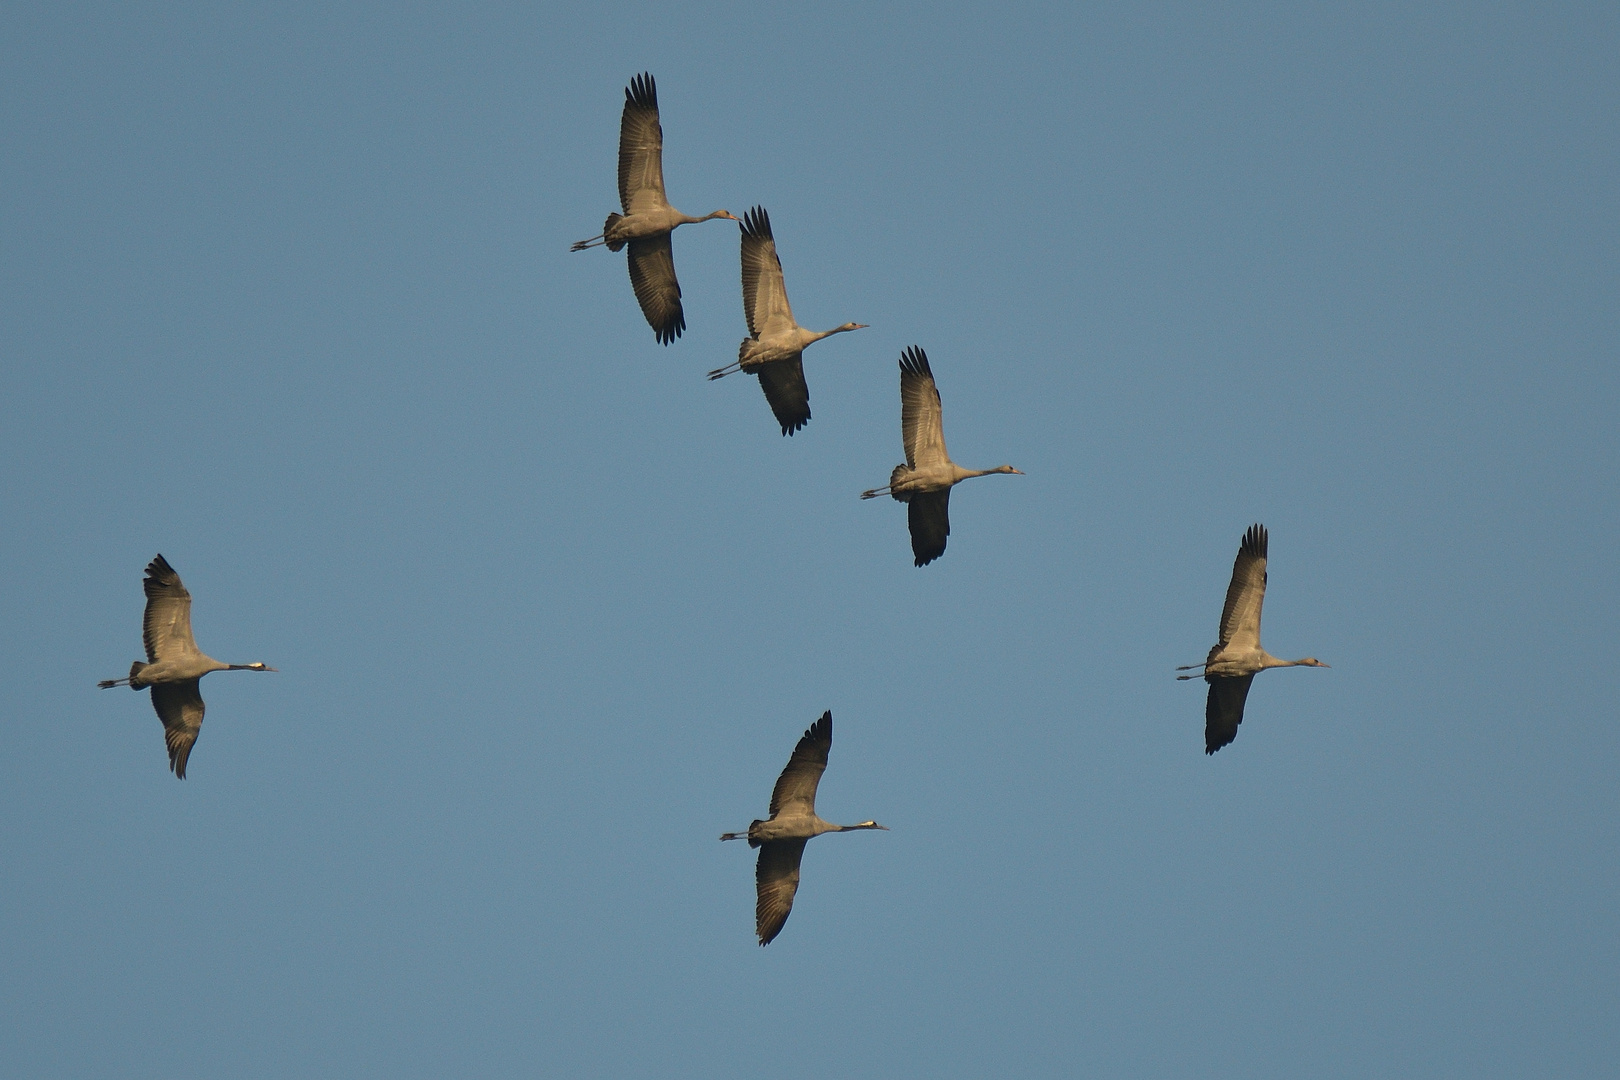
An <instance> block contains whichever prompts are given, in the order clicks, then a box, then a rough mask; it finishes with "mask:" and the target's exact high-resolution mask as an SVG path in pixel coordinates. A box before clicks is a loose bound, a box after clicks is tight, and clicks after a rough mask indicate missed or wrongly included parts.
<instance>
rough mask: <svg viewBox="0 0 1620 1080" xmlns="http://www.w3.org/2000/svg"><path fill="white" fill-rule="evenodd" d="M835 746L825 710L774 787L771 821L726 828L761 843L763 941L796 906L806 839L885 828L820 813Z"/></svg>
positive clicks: (757, 925)
mask: <svg viewBox="0 0 1620 1080" xmlns="http://www.w3.org/2000/svg"><path fill="white" fill-rule="evenodd" d="M831 749H832V712H831V711H828V712H824V713H822V714H821V719H820V720H817V721H816V722H815V723H813V724H811V725H810V727H809V729H808V730H806V731H805V733H804V736H803V737H802V738H800V739H799V745H798V746H796V747H794V748H793V756H792V757H791V758H789V759H788V763H787V768H785V769H783V770H782V775H781V776H779V777H777V778H776V787H775V788H774V789H773V790H772V791H771V817H770V820H769V821H759V820H755V821H753V822H751V823H750V824H749V826H748V829H747V831H746V832H731V833H725V834H724V835H722V836H721V837H720V839H721V840H747V841H748V846H749V847H754V848H759V863H758V864H757V865H756V866H755V868H754V886H755V888H756V890H757V891H758V893H759V898H758V900H757V901H756V903H755V906H754V931H755V933H756V934H758V935H759V943H760V945H761V946H764V945H769V944H770V943H771V942H772V941H773V940H774V939H775V938H776V935H777V934H780V933H781V932H782V925H783V924H784V923H786V922H787V917H788V914H789V912H791V911H792V910H793V894H794V893H796V892H798V891H799V860H800V859H801V858H803V857H804V845H805V844H806V843H807V842H808V841H809V840H810V838H811V837H813V836H820V835H821V834H822V833H825V832H854V831H855V830H857V829H882V830H883V831H884V832H887V831H888V829H889V827H888V826H887V825H879V824H878V823H877V822H875V821H863V822H861V823H860V824H859V825H834V824H833V823H832V822H830V821H823V820H821V818H819V817H817V816H816V786H817V785H818V784H820V783H821V774H822V773H824V772H826V771H827V752H828V751H829V750H831Z"/></svg>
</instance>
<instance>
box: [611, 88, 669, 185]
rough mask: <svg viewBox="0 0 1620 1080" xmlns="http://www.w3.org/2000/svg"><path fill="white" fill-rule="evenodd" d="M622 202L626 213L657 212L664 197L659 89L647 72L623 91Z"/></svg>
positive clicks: (620, 161) (621, 130) (620, 164)
mask: <svg viewBox="0 0 1620 1080" xmlns="http://www.w3.org/2000/svg"><path fill="white" fill-rule="evenodd" d="M619 203H620V205H622V206H623V207H624V212H625V213H626V214H642V213H646V212H647V211H649V210H658V209H661V208H663V207H665V206H668V205H669V203H668V201H667V200H666V199H665V197H664V129H663V127H661V126H660V125H659V123H658V88H657V86H656V85H655V84H654V83H653V77H652V76H651V75H648V74H646V73H645V72H644V73H642V74H640V75H637V76H636V77H635V78H633V79H631V80H630V85H629V86H627V87H625V91H624V116H623V118H622V119H621V120H620V121H619Z"/></svg>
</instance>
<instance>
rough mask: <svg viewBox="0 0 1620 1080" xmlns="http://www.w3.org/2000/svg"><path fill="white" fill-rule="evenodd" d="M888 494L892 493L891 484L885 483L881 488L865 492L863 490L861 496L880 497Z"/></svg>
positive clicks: (864, 497) (867, 497) (868, 497)
mask: <svg viewBox="0 0 1620 1080" xmlns="http://www.w3.org/2000/svg"><path fill="white" fill-rule="evenodd" d="M888 494H890V492H889V485H888V484H884V485H883V486H882V487H880V488H873V489H872V490H871V491H863V492H861V498H863V499H880V498H882V497H883V496H885V495H888Z"/></svg>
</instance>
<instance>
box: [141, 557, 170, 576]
mask: <svg viewBox="0 0 1620 1080" xmlns="http://www.w3.org/2000/svg"><path fill="white" fill-rule="evenodd" d="M173 573H174V567H172V566H170V565H169V560H168V559H165V558H164V557H163V556H162V554H161V553H160V554H159V555H158V557H157V558H155V559H153V560H152V561H151V562H149V563H147V564H146V576H147V577H149V578H152V579H154V580H162V579H163V578H165V577H168V576H170V575H172V574H173Z"/></svg>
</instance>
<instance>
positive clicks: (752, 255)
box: [741, 206, 798, 340]
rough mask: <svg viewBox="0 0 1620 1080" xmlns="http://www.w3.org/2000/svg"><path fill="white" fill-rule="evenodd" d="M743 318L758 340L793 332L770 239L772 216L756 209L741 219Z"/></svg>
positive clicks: (786, 300) (780, 269) (784, 289)
mask: <svg viewBox="0 0 1620 1080" xmlns="http://www.w3.org/2000/svg"><path fill="white" fill-rule="evenodd" d="M741 229H742V294H743V315H744V316H746V317H747V319H748V332H749V333H750V334H752V335H753V336H754V338H755V339H756V340H757V339H759V338H764V337H770V336H773V335H775V334H779V333H783V332H786V331H788V330H791V329H793V327H794V326H796V325H798V324H797V323H795V322H794V321H793V308H792V306H791V305H789V304H788V296H787V285H786V283H785V282H784V281H783V280H782V260H781V259H780V258H778V257H777V254H776V239H775V237H773V236H772V235H771V216H770V215H769V214H767V213H766V212H765V208H764V207H762V206H756V207H754V208H753V209H752V210H750V211H748V212H747V213H746V214H744V215H743V219H742V225H741Z"/></svg>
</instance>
